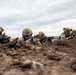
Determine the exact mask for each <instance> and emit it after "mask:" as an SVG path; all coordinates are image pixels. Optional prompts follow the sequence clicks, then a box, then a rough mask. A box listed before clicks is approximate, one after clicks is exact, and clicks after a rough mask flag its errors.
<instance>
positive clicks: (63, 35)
mask: <svg viewBox="0 0 76 75" xmlns="http://www.w3.org/2000/svg"><path fill="white" fill-rule="evenodd" d="M70 30H71V29H70V28H63V31H64V32H62V33H61V34H60V38H61V39H66V38H68V37H69V36H70Z"/></svg>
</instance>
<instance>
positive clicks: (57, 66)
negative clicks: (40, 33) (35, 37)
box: [0, 38, 76, 75]
mask: <svg viewBox="0 0 76 75" xmlns="http://www.w3.org/2000/svg"><path fill="white" fill-rule="evenodd" d="M37 47H38V46H37ZM28 59H30V60H32V61H36V62H39V63H41V64H42V65H43V70H42V72H41V73H39V72H38V71H37V70H35V69H32V68H25V67H21V66H20V65H19V63H20V62H23V61H27V60H28ZM75 59H76V38H74V39H70V40H59V41H56V42H54V43H46V44H42V46H41V47H38V48H37V49H30V48H25V47H24V46H23V47H20V48H8V47H1V46H0V75H76V60H75Z"/></svg>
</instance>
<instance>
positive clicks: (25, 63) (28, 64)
mask: <svg viewBox="0 0 76 75" xmlns="http://www.w3.org/2000/svg"><path fill="white" fill-rule="evenodd" d="M19 66H20V67H22V68H25V69H26V68H29V69H31V66H32V61H31V60H27V61H23V62H21V63H20V65H19Z"/></svg>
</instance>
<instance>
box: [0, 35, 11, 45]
mask: <svg viewBox="0 0 76 75" xmlns="http://www.w3.org/2000/svg"><path fill="white" fill-rule="evenodd" d="M10 38H11V37H8V36H6V35H0V43H1V44H5V43H8V42H9V39H10Z"/></svg>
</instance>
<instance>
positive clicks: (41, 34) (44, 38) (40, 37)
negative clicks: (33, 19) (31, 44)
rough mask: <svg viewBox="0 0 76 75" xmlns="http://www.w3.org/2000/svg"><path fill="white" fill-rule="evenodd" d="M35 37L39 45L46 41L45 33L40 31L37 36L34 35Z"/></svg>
mask: <svg viewBox="0 0 76 75" xmlns="http://www.w3.org/2000/svg"><path fill="white" fill-rule="evenodd" d="M35 37H37V38H38V39H39V41H40V43H44V42H47V39H48V38H47V36H45V33H44V32H42V31H40V32H39V33H38V35H36V36H35Z"/></svg>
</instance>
